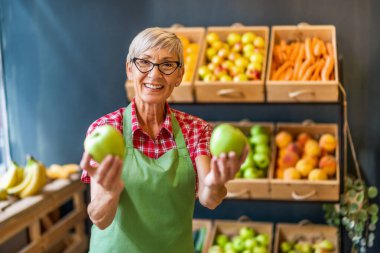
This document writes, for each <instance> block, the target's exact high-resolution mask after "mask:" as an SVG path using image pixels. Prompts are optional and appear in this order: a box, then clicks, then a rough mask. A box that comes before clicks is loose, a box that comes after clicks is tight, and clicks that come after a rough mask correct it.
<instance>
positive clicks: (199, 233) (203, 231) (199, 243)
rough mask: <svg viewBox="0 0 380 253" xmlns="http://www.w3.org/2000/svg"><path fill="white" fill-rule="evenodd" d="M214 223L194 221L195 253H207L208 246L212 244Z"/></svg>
mask: <svg viewBox="0 0 380 253" xmlns="http://www.w3.org/2000/svg"><path fill="white" fill-rule="evenodd" d="M211 233H212V221H211V220H206V219H193V238H194V249H195V253H207V249H206V246H207V245H208V244H209V243H210V242H209V241H210V240H211Z"/></svg>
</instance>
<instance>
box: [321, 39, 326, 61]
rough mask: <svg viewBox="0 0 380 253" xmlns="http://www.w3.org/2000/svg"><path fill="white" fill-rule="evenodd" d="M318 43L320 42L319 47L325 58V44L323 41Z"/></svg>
mask: <svg viewBox="0 0 380 253" xmlns="http://www.w3.org/2000/svg"><path fill="white" fill-rule="evenodd" d="M320 42H321V44H320V45H321V52H322V56H323V57H327V49H326V45H325V42H324V41H323V40H321V41H320Z"/></svg>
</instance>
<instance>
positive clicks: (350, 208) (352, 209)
mask: <svg viewBox="0 0 380 253" xmlns="http://www.w3.org/2000/svg"><path fill="white" fill-rule="evenodd" d="M358 208H359V207H358V204H356V203H352V204H351V205H349V206H348V212H349V213H355V212H356V211H357V210H358Z"/></svg>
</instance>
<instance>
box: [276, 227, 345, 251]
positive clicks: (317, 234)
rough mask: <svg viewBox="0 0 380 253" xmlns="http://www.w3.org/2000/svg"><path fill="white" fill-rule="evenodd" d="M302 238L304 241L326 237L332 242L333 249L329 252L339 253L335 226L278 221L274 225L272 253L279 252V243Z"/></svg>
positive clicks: (337, 233) (337, 234)
mask: <svg viewBox="0 0 380 253" xmlns="http://www.w3.org/2000/svg"><path fill="white" fill-rule="evenodd" d="M297 238H298V239H300V238H302V239H304V240H305V241H308V242H313V241H315V240H324V239H327V240H329V241H330V242H332V243H333V244H334V248H335V250H334V251H332V252H331V253H339V252H340V250H339V232H338V229H337V228H336V227H332V226H328V225H319V224H304V225H302V224H287V223H278V224H277V225H276V235H275V242H274V251H273V252H274V253H281V246H280V245H281V243H282V242H284V241H295V240H297Z"/></svg>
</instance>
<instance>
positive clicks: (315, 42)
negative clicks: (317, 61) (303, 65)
mask: <svg viewBox="0 0 380 253" xmlns="http://www.w3.org/2000/svg"><path fill="white" fill-rule="evenodd" d="M318 41H319V39H318V38H317V37H313V38H312V39H311V52H312V53H314V48H315V46H316V45H317V44H318Z"/></svg>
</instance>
